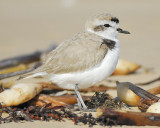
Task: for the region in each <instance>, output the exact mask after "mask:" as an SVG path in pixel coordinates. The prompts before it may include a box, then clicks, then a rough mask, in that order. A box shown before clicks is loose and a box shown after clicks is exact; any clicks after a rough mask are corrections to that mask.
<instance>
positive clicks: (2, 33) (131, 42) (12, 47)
mask: <svg viewBox="0 0 160 128" xmlns="http://www.w3.org/2000/svg"><path fill="white" fill-rule="evenodd" d="M159 5H160V1H159V0H154V1H151V0H141V1H139V0H134V1H132V2H131V1H128V0H121V1H117V0H107V1H106V0H100V1H96V0H86V1H80V0H68V1H67V0H59V1H50V0H48V1H43V0H34V1H30V0H29V1H21V0H14V1H11V0H1V1H0V60H2V59H5V58H9V57H14V56H17V55H22V54H27V53H31V52H34V51H37V50H44V49H46V48H48V47H49V46H50V45H51V44H56V45H58V44H59V43H60V42H62V41H64V40H65V39H68V38H69V37H70V36H72V35H73V34H75V33H77V32H80V31H82V30H84V24H85V21H86V19H87V18H88V17H89V16H90V15H93V14H95V13H97V12H109V13H112V14H113V15H115V16H116V17H118V18H119V20H120V26H121V28H123V29H125V30H128V31H129V32H130V33H131V34H130V35H120V36H119V40H120V47H121V53H120V58H123V59H126V60H129V61H133V62H135V63H137V64H140V65H142V66H144V67H145V68H147V69H148V70H149V73H145V72H144V70H143V69H141V70H140V71H138V72H137V73H135V74H131V75H127V76H114V77H110V78H109V79H112V80H119V81H129V82H133V83H140V82H146V81H149V80H152V79H154V78H156V77H158V76H160V66H159V65H160V59H159V55H160V39H159V34H160V25H159V23H160V7H159ZM108 85H110V86H113V87H114V86H115V83H108ZM156 86H160V82H155V83H153V84H151V85H147V86H143V87H142V88H144V89H149V88H152V87H156ZM108 92H109V94H111V95H112V96H113V97H115V96H116V91H115V90H114V91H113V90H110V91H108ZM64 125H65V128H70V127H73V128H74V127H75V128H78V127H81V128H82V127H88V126H84V125H78V126H75V125H74V124H73V122H71V121H66V122H56V121H51V122H41V121H35V122H22V123H14V122H13V123H7V124H0V128H1V127H3V128H8V127H13V128H16V127H21V128H29V127H34V128H42V127H64ZM94 127H95V128H98V127H101V126H94ZM123 127H126V128H129V127H130V126H123ZM133 127H134V126H133ZM148 127H150V126H146V127H145V128H148ZM152 127H153V126H152ZM116 128H118V127H116Z"/></svg>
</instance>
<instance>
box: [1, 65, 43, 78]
mask: <svg viewBox="0 0 160 128" xmlns="http://www.w3.org/2000/svg"><path fill="white" fill-rule="evenodd" d="M40 65H41V62H38V63H36V64H35V65H34V66H33V67H32V68H30V69H26V70H22V71H17V72H12V73H6V74H0V80H2V79H5V78H9V77H12V76H17V75H22V74H25V73H28V72H31V71H33V70H35V69H36V68H38V67H39V66H40Z"/></svg>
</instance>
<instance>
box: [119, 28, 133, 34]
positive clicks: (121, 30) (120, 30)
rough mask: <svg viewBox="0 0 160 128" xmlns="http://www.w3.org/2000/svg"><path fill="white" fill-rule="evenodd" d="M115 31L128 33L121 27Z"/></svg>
mask: <svg viewBox="0 0 160 128" xmlns="http://www.w3.org/2000/svg"><path fill="white" fill-rule="evenodd" d="M117 31H118V32H119V33H124V34H130V32H128V31H126V30H123V29H121V28H118V29H117Z"/></svg>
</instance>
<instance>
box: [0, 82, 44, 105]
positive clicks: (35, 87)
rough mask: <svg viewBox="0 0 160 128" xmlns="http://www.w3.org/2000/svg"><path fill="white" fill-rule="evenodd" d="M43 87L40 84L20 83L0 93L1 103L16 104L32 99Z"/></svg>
mask: <svg viewBox="0 0 160 128" xmlns="http://www.w3.org/2000/svg"><path fill="white" fill-rule="evenodd" d="M42 89H43V87H42V86H41V85H39V84H33V83H32V84H31V83H19V84H16V85H14V86H12V87H11V88H10V89H6V90H5V91H3V92H1V93H0V103H1V104H2V106H3V107H7V106H16V105H19V104H22V103H24V102H26V101H28V100H30V99H32V98H33V97H35V96H36V95H37V94H38V93H40V92H41V91H42Z"/></svg>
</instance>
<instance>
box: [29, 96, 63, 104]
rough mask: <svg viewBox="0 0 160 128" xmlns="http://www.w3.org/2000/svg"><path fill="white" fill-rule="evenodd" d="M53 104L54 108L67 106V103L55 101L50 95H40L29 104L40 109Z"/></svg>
mask: <svg viewBox="0 0 160 128" xmlns="http://www.w3.org/2000/svg"><path fill="white" fill-rule="evenodd" d="M49 103H50V104H51V106H52V107H54V106H66V103H64V102H62V101H58V100H55V99H54V98H52V97H51V96H48V95H38V96H36V97H35V98H34V99H32V100H31V101H30V102H29V104H32V105H36V106H39V107H44V106H46V105H47V104H49Z"/></svg>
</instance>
